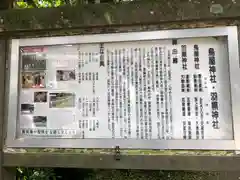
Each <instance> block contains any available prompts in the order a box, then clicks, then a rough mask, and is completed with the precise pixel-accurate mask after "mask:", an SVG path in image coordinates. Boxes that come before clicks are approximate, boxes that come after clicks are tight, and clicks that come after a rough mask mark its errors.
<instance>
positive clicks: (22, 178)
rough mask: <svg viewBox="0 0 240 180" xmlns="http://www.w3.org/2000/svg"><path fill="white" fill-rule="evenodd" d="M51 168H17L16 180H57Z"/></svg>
mask: <svg viewBox="0 0 240 180" xmlns="http://www.w3.org/2000/svg"><path fill="white" fill-rule="evenodd" d="M58 178H59V177H58V176H56V174H55V172H54V169H52V168H17V180H57V179H58Z"/></svg>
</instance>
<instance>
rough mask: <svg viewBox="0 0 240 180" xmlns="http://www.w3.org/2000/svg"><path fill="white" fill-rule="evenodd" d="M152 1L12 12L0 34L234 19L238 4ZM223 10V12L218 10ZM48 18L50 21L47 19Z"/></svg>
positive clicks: (1, 21) (0, 20)
mask: <svg viewBox="0 0 240 180" xmlns="http://www.w3.org/2000/svg"><path fill="white" fill-rule="evenodd" d="M214 4H218V5H219V6H214V7H215V8H211V7H212V5H213V4H212V3H211V1H208V0H198V2H197V1H182V0H174V1H169V0H161V1H160V0H155V1H136V2H130V3H119V4H108V3H103V4H87V5H81V6H76V7H67V6H66V7H60V8H40V9H24V10H22V9H13V10H6V11H0V32H5V31H33V30H50V29H51V30H54V29H63V28H65V29H66V28H85V27H89V28H93V27H100V26H101V27H102V26H123V25H124V26H128V25H143V26H144V25H147V24H159V23H165V22H180V21H196V20H202V21H203V20H216V19H225V18H228V19H233V18H235V19H237V18H239V17H240V11H239V7H240V1H236V2H235V3H234V2H233V1H232V0H215V1H214ZM218 7H222V9H221V8H220V9H218ZM49 17H51V18H49Z"/></svg>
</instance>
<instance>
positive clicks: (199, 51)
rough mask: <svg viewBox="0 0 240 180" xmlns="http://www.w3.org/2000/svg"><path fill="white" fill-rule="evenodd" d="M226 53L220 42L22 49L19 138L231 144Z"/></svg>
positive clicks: (143, 42) (204, 41) (207, 40)
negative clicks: (175, 140)
mask: <svg viewBox="0 0 240 180" xmlns="http://www.w3.org/2000/svg"><path fill="white" fill-rule="evenodd" d="M227 53H228V52H227V47H226V45H225V43H224V41H222V40H221V39H218V38H191V39H178V40H177V41H172V40H156V41H133V42H116V43H96V44H79V45H78V44H77V45H55V46H34V47H21V48H20V57H21V78H20V79H21V88H20V98H19V116H18V117H19V118H18V136H19V137H51V138H69V137H70V138H71V137H72V138H80V139H89V138H94V139H100V138H105V139H118V138H121V139H144V140H149V139H161V140H171V139H188V140H190V139H198V140H199V139H208V140H220V139H221V140H231V139H233V130H232V115H231V102H230V86H229V67H228V55H227Z"/></svg>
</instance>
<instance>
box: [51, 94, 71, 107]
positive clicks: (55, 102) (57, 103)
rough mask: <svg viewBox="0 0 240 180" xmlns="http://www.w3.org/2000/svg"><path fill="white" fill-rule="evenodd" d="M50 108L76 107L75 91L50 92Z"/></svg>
mask: <svg viewBox="0 0 240 180" xmlns="http://www.w3.org/2000/svg"><path fill="white" fill-rule="evenodd" d="M49 107H50V108H71V107H75V94H74V93H50V101H49Z"/></svg>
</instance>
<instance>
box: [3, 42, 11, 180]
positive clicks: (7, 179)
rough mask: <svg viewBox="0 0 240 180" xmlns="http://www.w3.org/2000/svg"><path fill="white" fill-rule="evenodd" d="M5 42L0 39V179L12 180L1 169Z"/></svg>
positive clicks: (5, 170)
mask: <svg viewBox="0 0 240 180" xmlns="http://www.w3.org/2000/svg"><path fill="white" fill-rule="evenodd" d="M6 45H7V44H6V40H4V39H0V84H1V85H0V179H1V180H14V179H15V174H14V172H12V171H9V169H6V168H4V167H3V161H4V159H3V146H4V139H5V138H4V137H5V131H4V127H5V126H4V119H5V118H4V116H5V113H4V109H5V77H6V76H5V67H6V54H7V47H6Z"/></svg>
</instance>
